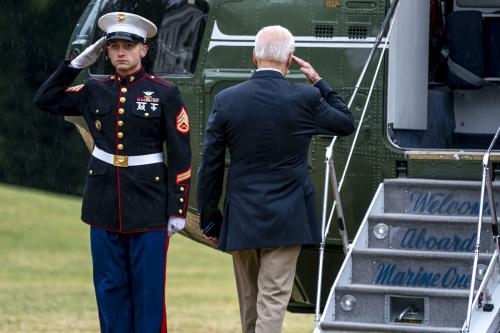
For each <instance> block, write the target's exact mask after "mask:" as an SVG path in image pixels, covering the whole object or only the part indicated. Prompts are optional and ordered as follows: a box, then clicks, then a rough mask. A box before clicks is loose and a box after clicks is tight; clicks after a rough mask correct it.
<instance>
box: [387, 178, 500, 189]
mask: <svg viewBox="0 0 500 333" xmlns="http://www.w3.org/2000/svg"><path fill="white" fill-rule="evenodd" d="M385 185H389V186H390V185H397V186H401V185H410V186H414V185H417V186H422V185H424V186H425V185H428V186H432V187H435V188H438V187H439V188H441V187H470V188H471V189H476V188H477V189H481V182H480V181H476V180H440V179H422V178H404V179H403V178H388V179H384V186H385ZM495 185H497V186H499V185H500V183H499V182H493V186H494V187H496V186H495Z"/></svg>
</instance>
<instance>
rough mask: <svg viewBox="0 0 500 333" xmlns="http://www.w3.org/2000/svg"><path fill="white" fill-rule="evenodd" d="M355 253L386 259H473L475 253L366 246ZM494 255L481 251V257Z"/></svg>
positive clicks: (486, 257)
mask: <svg viewBox="0 0 500 333" xmlns="http://www.w3.org/2000/svg"><path fill="white" fill-rule="evenodd" d="M352 254H353V255H365V256H379V257H382V258H384V259H387V257H393V258H397V257H400V258H412V259H443V260H444V259H449V260H464V261H466V260H471V261H472V260H473V259H474V253H467V252H465V253H463V252H438V251H413V250H401V249H395V250H393V249H378V248H366V249H356V248H354V249H353V250H352ZM492 256H493V254H492V253H480V254H479V259H484V260H488V259H491V257H492Z"/></svg>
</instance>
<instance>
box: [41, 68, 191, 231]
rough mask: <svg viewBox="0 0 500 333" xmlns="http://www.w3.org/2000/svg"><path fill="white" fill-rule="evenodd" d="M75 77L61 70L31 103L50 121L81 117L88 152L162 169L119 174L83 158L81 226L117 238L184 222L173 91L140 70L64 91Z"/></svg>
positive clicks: (183, 161)
mask: <svg viewBox="0 0 500 333" xmlns="http://www.w3.org/2000/svg"><path fill="white" fill-rule="evenodd" d="M79 73H80V70H78V69H74V68H71V67H69V66H68V62H64V63H62V64H61V65H60V66H59V67H58V69H57V70H56V72H55V73H54V74H53V75H52V76H51V77H50V78H49V79H48V80H47V81H46V82H45V83H44V84H43V85H42V87H40V89H39V90H38V92H37V94H36V96H35V104H36V105H37V106H38V107H39V108H40V109H42V110H44V111H47V112H50V113H53V114H57V115H80V116H83V118H84V119H85V121H86V123H87V124H88V127H89V129H90V133H91V135H92V137H93V139H94V142H95V145H96V146H97V147H98V148H99V149H101V150H104V151H105V152H107V153H109V154H113V155H122V156H133V155H146V154H154V153H159V152H163V147H164V144H165V143H166V147H167V151H168V153H167V156H168V159H167V160H168V168H167V166H166V165H165V163H154V164H148V165H139V166H128V167H119V166H113V165H111V164H108V163H106V162H103V161H101V160H99V159H97V158H95V157H93V156H92V157H91V158H90V161H89V164H88V169H87V179H86V185H85V191H84V197H83V205H82V220H83V221H84V222H86V223H88V224H90V225H93V226H96V227H99V228H102V229H106V230H110V231H118V232H137V231H148V230H154V229H161V228H165V227H166V226H167V224H168V218H169V216H170V215H176V216H181V217H185V215H186V210H187V200H188V190H189V184H190V178H191V150H190V146H189V122H188V117H187V113H186V110H185V108H184V105H183V102H182V100H181V96H180V94H179V91H178V89H177V87H175V86H174V85H173V84H172V83H171V82H168V81H165V80H162V79H160V78H158V77H156V76H154V75H150V74H147V73H146V72H145V71H144V69H143V68H141V69H140V70H139V71H138V72H137V73H133V74H131V75H129V76H127V77H123V78H121V77H119V76H118V75H110V76H105V77H95V78H91V79H89V80H87V81H86V82H85V84H83V85H78V86H74V87H68V86H69V85H70V84H71V83H72V82H73V81H74V79H75V78H76V77H77V75H78V74H79Z"/></svg>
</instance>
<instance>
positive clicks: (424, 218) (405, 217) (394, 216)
mask: <svg viewBox="0 0 500 333" xmlns="http://www.w3.org/2000/svg"><path fill="white" fill-rule="evenodd" d="M368 219H369V220H372V221H391V222H406V221H415V222H422V223H464V224H474V225H477V222H478V220H479V218H478V217H477V216H463V215H424V214H408V213H382V214H378V213H376V214H370V215H369V216H368ZM491 221H492V219H491V217H490V216H484V217H483V223H486V224H491Z"/></svg>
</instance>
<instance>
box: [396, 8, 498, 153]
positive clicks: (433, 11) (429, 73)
mask: <svg viewBox="0 0 500 333" xmlns="http://www.w3.org/2000/svg"><path fill="white" fill-rule="evenodd" d="M396 15H397V16H396V20H395V23H394V28H393V35H392V37H391V41H390V55H389V80H388V105H387V110H388V111H387V112H388V113H387V131H388V133H387V134H388V135H387V137H388V138H389V140H390V142H391V143H392V144H393V145H394V146H396V147H399V148H403V149H413V150H415V149H416V150H419V149H420V150H427V149H450V150H476V149H485V148H487V147H488V145H489V143H490V141H491V137H492V135H493V134H494V133H495V132H496V130H497V128H498V127H499V126H500V112H498V110H499V109H500V64H499V62H498V58H499V57H500V0H425V1H408V0H407V1H402V2H401V3H400V8H399V12H398V13H397V14H396Z"/></svg>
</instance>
